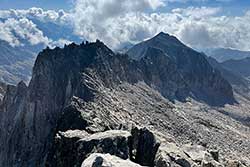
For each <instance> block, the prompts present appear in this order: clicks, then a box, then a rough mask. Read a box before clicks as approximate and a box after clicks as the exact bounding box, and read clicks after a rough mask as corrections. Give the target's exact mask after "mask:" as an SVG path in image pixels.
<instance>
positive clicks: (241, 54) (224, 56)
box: [206, 48, 250, 63]
mask: <svg viewBox="0 0 250 167" xmlns="http://www.w3.org/2000/svg"><path fill="white" fill-rule="evenodd" d="M206 53H207V55H208V56H210V57H213V58H215V59H216V60H217V61H218V62H220V63H221V62H224V61H227V60H240V59H244V58H247V57H250V52H248V51H240V50H233V49H225V48H218V49H213V50H209V51H206Z"/></svg>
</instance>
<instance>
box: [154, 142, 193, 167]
mask: <svg viewBox="0 0 250 167" xmlns="http://www.w3.org/2000/svg"><path fill="white" fill-rule="evenodd" d="M192 164H193V163H192V161H191V160H190V159H189V157H188V156H187V155H186V154H185V153H184V152H183V151H182V150H181V149H180V148H179V147H177V146H176V144H175V143H164V144H162V145H161V146H160V147H159V149H158V151H157V154H156V157H155V166H156V167H191V165H192Z"/></svg>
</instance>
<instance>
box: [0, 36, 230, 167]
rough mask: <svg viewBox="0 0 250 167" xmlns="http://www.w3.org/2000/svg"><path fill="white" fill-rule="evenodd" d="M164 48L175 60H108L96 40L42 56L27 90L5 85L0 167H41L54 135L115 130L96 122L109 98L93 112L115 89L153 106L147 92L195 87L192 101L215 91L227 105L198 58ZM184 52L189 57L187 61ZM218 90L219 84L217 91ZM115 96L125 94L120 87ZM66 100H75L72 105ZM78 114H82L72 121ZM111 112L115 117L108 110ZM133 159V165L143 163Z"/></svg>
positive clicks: (182, 93)
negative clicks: (138, 93) (136, 88)
mask: <svg viewBox="0 0 250 167" xmlns="http://www.w3.org/2000/svg"><path fill="white" fill-rule="evenodd" d="M160 37H161V36H160ZM170 43H173V44H174V46H175V45H176V46H178V47H176V48H175V47H173V51H172V52H173V53H174V52H176V54H177V55H178V56H177V57H176V58H173V56H169V57H168V56H167V55H169V54H168V52H165V51H160V50H159V49H157V50H155V48H152V49H148V50H147V53H146V54H145V55H144V56H143V57H142V58H141V59H140V60H131V59H130V58H129V57H128V56H127V55H119V54H118V55H116V54H114V53H113V52H112V51H111V50H110V49H109V48H108V47H106V46H105V45H104V44H103V43H102V42H100V41H97V42H96V43H88V44H81V45H75V44H71V45H69V46H66V47H65V48H63V49H60V48H55V49H53V50H51V49H48V48H47V49H45V50H44V51H42V52H41V53H40V54H39V55H38V58H37V60H36V62H35V66H34V68H33V75H32V79H31V82H30V84H29V86H28V87H26V85H25V84H24V83H23V82H21V83H20V84H18V86H17V87H13V86H9V87H8V89H7V93H6V95H5V97H4V99H3V104H2V105H1V108H0V109H1V110H0V116H1V117H0V119H1V124H0V129H1V136H0V143H1V146H0V147H1V148H0V166H43V165H44V164H45V159H46V157H47V155H48V151H49V149H50V148H52V144H53V138H54V136H55V134H56V132H58V131H59V130H67V129H70V128H78V129H81V130H86V131H87V132H89V133H95V132H99V131H104V130H107V129H119V127H122V126H123V125H122V124H121V123H120V121H121V119H116V118H115V116H114V115H115V114H113V115H112V116H111V115H110V117H109V118H106V119H104V120H98V118H99V117H98V116H100V115H105V114H107V113H108V112H107V111H106V110H105V109H106V108H108V107H109V106H108V105H110V104H113V102H112V103H111V101H109V100H110V99H109V98H105V100H107V102H105V105H104V104H102V103H101V104H100V106H99V105H95V104H99V102H100V101H101V100H103V99H101V97H102V95H106V94H107V93H112V90H113V89H115V88H117V87H118V86H119V85H121V84H122V83H127V84H129V85H130V87H132V86H133V85H136V84H137V83H146V84H145V85H144V86H142V87H141V88H140V89H141V90H142V91H143V92H145V96H152V98H153V99H155V100H156V101H157V100H158V99H161V98H158V95H156V93H151V94H148V93H149V92H148V91H146V90H148V89H149V88H150V90H151V89H152V90H156V91H159V92H160V93H161V94H162V95H163V96H164V97H166V98H169V99H185V97H188V96H190V92H192V93H193V92H194V91H193V90H194V89H196V88H199V89H197V90H198V91H197V92H198V93H199V95H200V96H195V97H196V98H199V97H203V96H204V97H210V96H208V93H207V92H215V93H216V95H218V98H219V97H222V99H223V100H222V102H224V103H225V102H227V101H225V98H224V97H228V99H227V100H228V102H231V101H230V100H232V98H233V96H232V92H231V89H230V88H231V87H230V86H228V85H227V82H226V81H225V80H224V79H223V78H221V77H220V76H219V75H217V73H214V72H212V71H213V69H212V68H211V67H210V66H209V65H208V64H207V62H206V61H204V60H203V58H202V57H199V53H197V52H194V51H193V50H191V49H189V48H188V49H185V48H186V47H185V46H184V45H180V44H179V43H178V40H177V39H176V38H173V37H171V41H170V42H169V41H168V43H167V45H170ZM179 45H180V46H181V47H183V49H184V51H185V53H186V52H187V54H184V55H186V56H185V60H182V59H181V58H180V57H181V54H182V53H183V52H180V51H179V49H180V48H179ZM189 52H190V53H192V54H194V55H193V56H190V57H191V58H190V57H189V55H190V54H189ZM155 54H156V56H155ZM179 59H180V60H179ZM196 59H197V60H196ZM177 62H178V63H177ZM195 63H196V64H195ZM182 65H183V67H182ZM192 65H194V67H193V66H192ZM189 67H190V68H191V67H192V68H191V69H189ZM203 67H204V69H205V71H203V72H204V73H203V74H204V76H201V75H200V74H201V73H202V72H201V71H199V70H201V69H203ZM184 74H185V75H184ZM194 74H197V76H195V75H194ZM189 77H190V78H189ZM205 78H206V79H205ZM212 83H213V84H212ZM221 84H224V85H223V87H221ZM142 85H143V84H142ZM206 86H207V87H206ZM205 88H206V89H205ZM120 89H121V90H120V91H121V92H126V88H125V87H124V88H120ZM190 90H191V91H190ZM129 93H131V92H129ZM132 93H133V92H132ZM195 93H196V92H195ZM196 95H197V94H196ZM212 95H215V94H212ZM73 97H77V98H78V100H75V101H74V98H73ZM110 97H111V98H112V97H113V95H110ZM216 97H217V96H216ZM127 99H129V98H127ZM165 100H166V99H165ZM202 100H203V99H202ZM79 101H81V102H79ZM204 101H205V100H204ZM220 102H221V101H220ZM72 103H75V104H74V105H72ZM77 103H78V104H77ZM134 103H140V101H139V100H138V101H134ZM148 103H150V102H148ZM220 104H221V103H220ZM95 107H97V108H95ZM127 107H129V106H127ZM127 107H124V108H127ZM124 108H123V109H124ZM121 110H122V108H121ZM70 111H74V112H72V113H69V112H70ZM79 111H81V113H84V114H83V115H81V114H80V115H79ZM88 111H92V112H88ZM97 111H103V112H104V113H100V112H97ZM110 111H112V112H118V111H120V110H119V109H117V110H115V109H114V108H112V109H110ZM131 111H133V110H131ZM143 111H144V109H143ZM105 112H107V113H105ZM145 112H148V109H145ZM71 114H72V115H73V117H72V120H68V122H66V123H65V122H64V123H65V124H60V121H61V120H64V119H65V118H66V119H67V116H69V117H71ZM91 114H92V115H91ZM124 114H125V113H124ZM126 114H128V113H126ZM75 115H77V116H83V118H84V119H82V120H84V121H83V122H82V123H79V122H81V117H78V118H75V117H74V116H75ZM97 115H98V116H97ZM107 115H108V114H107ZM63 118H64V119H63ZM86 118H87V119H86ZM102 118H103V117H102ZM75 120H76V122H75ZM125 121H126V120H125ZM74 123H75V124H74ZM59 124H60V125H59ZM104 125H105V126H104ZM99 126H100V127H99ZM103 127H104V128H103ZM142 135H143V134H142ZM142 143H143V142H142ZM145 144H147V143H145ZM153 151H154V150H153V148H152V152H153ZM137 159H138V161H139V159H143V157H141V158H137ZM150 162H152V160H150Z"/></svg>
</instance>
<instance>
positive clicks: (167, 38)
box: [149, 32, 185, 46]
mask: <svg viewBox="0 0 250 167" xmlns="http://www.w3.org/2000/svg"><path fill="white" fill-rule="evenodd" d="M149 41H152V42H160V43H165V45H166V44H168V45H171V46H173V45H179V46H185V45H184V44H183V43H182V42H181V41H179V39H177V38H176V37H175V36H173V35H170V34H168V33H164V32H160V33H159V34H157V35H156V36H155V37H153V38H152V39H150V40H149Z"/></svg>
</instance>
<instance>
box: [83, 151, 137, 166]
mask: <svg viewBox="0 0 250 167" xmlns="http://www.w3.org/2000/svg"><path fill="white" fill-rule="evenodd" d="M81 167H141V166H140V165H139V164H136V163H133V162H131V161H129V160H124V159H121V158H119V157H116V156H112V155H110V154H98V153H95V154H91V155H90V156H89V157H88V158H87V159H85V160H84V162H83V163H82V165H81Z"/></svg>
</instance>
